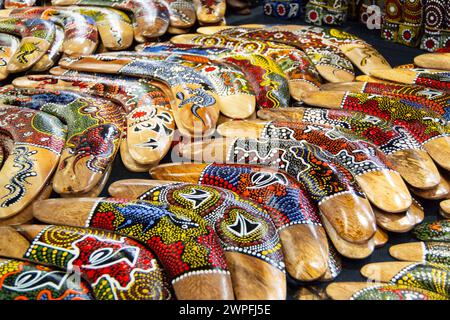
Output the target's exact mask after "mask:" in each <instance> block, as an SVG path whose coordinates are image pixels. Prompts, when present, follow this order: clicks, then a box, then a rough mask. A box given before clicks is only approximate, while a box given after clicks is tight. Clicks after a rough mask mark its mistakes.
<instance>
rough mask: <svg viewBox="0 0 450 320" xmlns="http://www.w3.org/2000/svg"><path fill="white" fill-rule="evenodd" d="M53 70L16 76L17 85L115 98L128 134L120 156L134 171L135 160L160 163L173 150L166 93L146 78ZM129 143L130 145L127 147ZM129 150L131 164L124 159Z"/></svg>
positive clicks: (151, 163)
mask: <svg viewBox="0 0 450 320" xmlns="http://www.w3.org/2000/svg"><path fill="white" fill-rule="evenodd" d="M51 72H52V73H59V74H63V75H42V76H41V75H36V76H26V77H22V78H16V79H14V81H13V83H14V85H15V86H16V87H21V88H25V87H32V88H38V89H50V90H71V91H80V92H84V93H87V94H93V95H96V96H101V97H104V98H107V99H111V100H113V101H116V102H118V103H120V104H121V105H122V107H123V108H124V109H125V110H126V113H127V134H126V136H123V139H122V141H121V150H120V152H121V155H122V160H123V162H124V164H125V166H126V167H127V168H128V169H132V171H135V170H133V169H134V168H133V164H134V161H137V162H138V163H139V164H142V165H145V168H144V171H148V169H149V166H150V165H154V164H157V163H159V161H160V160H161V159H162V158H163V157H164V156H165V155H166V153H167V152H168V151H169V149H170V145H171V143H172V140H173V135H174V133H175V122H174V119H173V114H172V111H171V110H170V101H169V98H168V97H167V95H165V94H164V92H163V91H162V90H161V89H160V88H158V87H157V86H155V85H153V84H152V83H151V82H150V81H149V80H147V79H136V78H130V77H119V76H113V75H106V74H100V75H99V74H91V73H81V74H80V73H78V72H76V71H72V70H65V69H61V68H54V69H52V70H51ZM124 144H126V145H127V146H125V145H124ZM125 150H128V153H129V156H130V157H131V158H132V160H134V161H132V162H131V165H130V164H129V161H126V160H125V159H124V152H125Z"/></svg>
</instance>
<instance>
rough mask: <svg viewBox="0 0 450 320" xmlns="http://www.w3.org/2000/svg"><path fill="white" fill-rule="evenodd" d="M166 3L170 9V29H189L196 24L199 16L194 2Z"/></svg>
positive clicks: (169, 1) (173, 1)
mask: <svg viewBox="0 0 450 320" xmlns="http://www.w3.org/2000/svg"><path fill="white" fill-rule="evenodd" d="M164 2H165V4H166V5H167V7H168V9H169V18H170V27H172V28H177V29H189V28H190V27H192V26H193V25H194V24H195V21H196V20H197V15H196V12H195V7H194V4H193V3H192V1H188V0H166V1H164ZM169 31H170V30H169Z"/></svg>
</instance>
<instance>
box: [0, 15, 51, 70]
mask: <svg viewBox="0 0 450 320" xmlns="http://www.w3.org/2000/svg"><path fill="white" fill-rule="evenodd" d="M0 32H5V33H10V34H12V35H16V36H20V37H21V41H20V46H19V49H18V50H17V51H16V52H15V53H14V55H13V56H12V57H11V59H10V61H9V63H8V67H7V70H8V71H9V72H10V73H16V72H22V71H26V70H28V69H30V68H31V67H32V66H33V65H34V64H35V63H36V62H38V61H39V60H40V59H41V58H42V57H43V56H44V54H45V53H46V52H47V50H48V49H49V48H50V46H51V45H52V43H53V41H54V39H55V25H54V24H53V23H51V22H50V21H46V20H42V19H19V18H1V19H0Z"/></svg>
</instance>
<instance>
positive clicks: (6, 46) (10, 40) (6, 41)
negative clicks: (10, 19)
mask: <svg viewBox="0 0 450 320" xmlns="http://www.w3.org/2000/svg"><path fill="white" fill-rule="evenodd" d="M19 47H20V40H19V38H17V37H15V36H12V35H10V34H7V33H0V80H5V79H6V78H7V77H8V75H9V71H8V63H9V61H10V60H11V58H12V56H13V55H14V53H16V51H17V49H18V48H19Z"/></svg>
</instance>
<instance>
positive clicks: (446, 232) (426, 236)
mask: <svg viewBox="0 0 450 320" xmlns="http://www.w3.org/2000/svg"><path fill="white" fill-rule="evenodd" d="M413 234H414V236H415V237H416V238H417V239H419V240H422V241H446V242H450V220H438V221H433V222H424V223H422V224H420V225H418V226H417V227H416V228H415V229H414V231H413Z"/></svg>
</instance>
